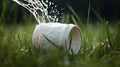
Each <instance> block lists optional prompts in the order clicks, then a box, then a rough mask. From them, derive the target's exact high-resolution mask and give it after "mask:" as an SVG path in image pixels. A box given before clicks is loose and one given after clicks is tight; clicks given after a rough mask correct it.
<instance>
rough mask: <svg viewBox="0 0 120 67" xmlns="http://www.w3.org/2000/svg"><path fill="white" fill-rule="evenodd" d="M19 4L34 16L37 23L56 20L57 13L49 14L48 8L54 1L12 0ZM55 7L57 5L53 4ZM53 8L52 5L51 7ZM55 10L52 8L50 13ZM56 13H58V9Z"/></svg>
mask: <svg viewBox="0 0 120 67" xmlns="http://www.w3.org/2000/svg"><path fill="white" fill-rule="evenodd" d="M13 1H15V2H16V3H18V4H19V5H21V6H23V7H25V8H26V9H27V10H29V11H30V12H31V13H32V14H33V15H34V17H35V19H36V20H37V22H38V23H45V22H56V21H58V17H57V15H49V14H48V8H49V6H50V5H53V4H54V3H52V2H49V1H48V0H45V1H43V0H13ZM55 7H57V5H55ZM52 8H53V7H52ZM56 12H57V9H56V10H52V12H50V13H56ZM57 14H60V13H59V11H58V12H57Z"/></svg>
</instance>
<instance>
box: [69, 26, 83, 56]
mask: <svg viewBox="0 0 120 67" xmlns="http://www.w3.org/2000/svg"><path fill="white" fill-rule="evenodd" d="M68 40H69V41H68V45H69V47H67V48H68V50H69V53H70V54H74V55H75V54H77V53H78V52H79V49H80V46H81V33H80V30H79V28H78V27H77V26H74V27H73V28H72V29H71V31H70V34H69V38H68Z"/></svg>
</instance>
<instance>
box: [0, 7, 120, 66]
mask: <svg viewBox="0 0 120 67" xmlns="http://www.w3.org/2000/svg"><path fill="white" fill-rule="evenodd" d="M4 9H5V8H4ZM69 9H70V10H71V13H72V15H67V16H64V18H67V20H66V19H65V20H66V21H64V22H67V23H69V22H68V21H72V22H73V23H74V24H76V25H78V26H79V27H80V30H81V33H82V46H81V49H80V51H79V53H78V54H77V55H69V54H68V53H67V52H66V51H65V50H63V49H54V50H49V51H47V52H44V51H39V50H37V49H35V48H34V47H33V46H32V41H31V39H32V33H33V30H34V27H35V23H33V22H31V21H32V20H31V18H29V17H27V18H25V20H24V21H23V23H28V22H29V24H13V25H7V24H2V23H7V22H6V21H5V18H4V12H3V14H1V16H0V19H2V20H0V24H1V25H0V67H56V66H58V67H80V66H81V67H120V64H119V62H120V31H119V30H120V21H117V22H115V24H113V25H111V24H109V21H105V20H104V19H103V18H102V17H101V15H100V14H99V13H97V11H95V10H93V12H94V13H95V15H96V17H98V21H99V22H96V24H91V23H90V22H89V15H90V10H91V8H90V5H89V8H88V19H87V24H84V22H83V21H82V19H81V18H80V17H79V16H78V14H77V13H76V12H75V11H74V9H72V8H71V7H70V6H69ZM68 16H69V17H68ZM13 20H14V19H13ZM63 20H64V19H63ZM15 22H16V21H15ZM48 40H49V39H48ZM50 42H52V41H50ZM53 45H55V44H54V43H53Z"/></svg>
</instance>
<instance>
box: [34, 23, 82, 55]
mask: <svg viewBox="0 0 120 67" xmlns="http://www.w3.org/2000/svg"><path fill="white" fill-rule="evenodd" d="M48 39H49V40H50V41H51V42H53V43H54V44H55V45H57V46H59V47H63V48H64V49H65V50H69V49H70V50H69V53H70V54H72V53H73V54H74V55H75V54H77V53H78V52H79V50H80V46H81V33H80V30H79V28H78V27H77V26H76V25H73V24H61V23H40V24H38V25H36V27H35V29H34V32H33V36H32V43H33V45H34V46H35V47H36V48H37V49H39V48H42V49H45V50H47V49H49V48H50V47H51V46H52V45H50V44H51V42H50V41H49V40H48Z"/></svg>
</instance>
